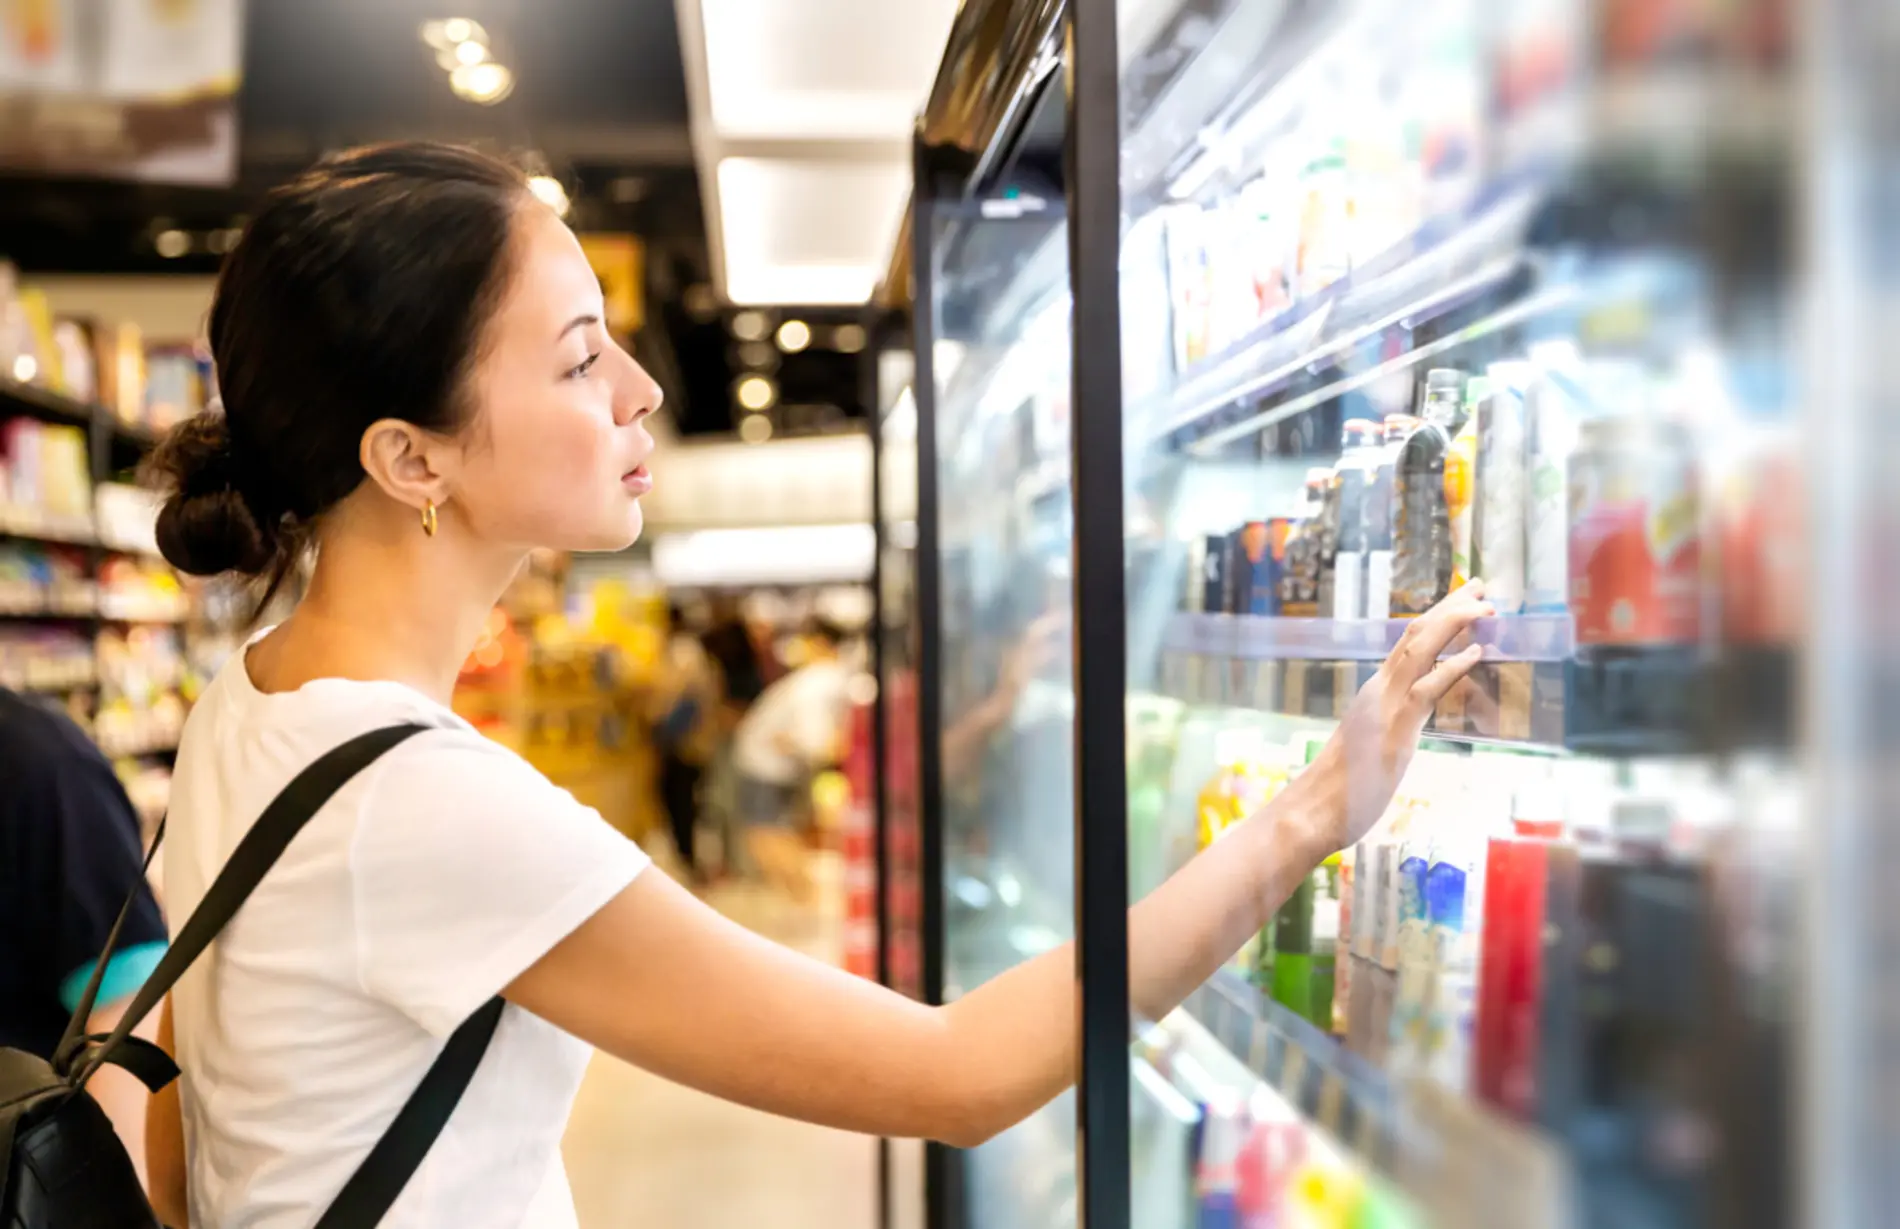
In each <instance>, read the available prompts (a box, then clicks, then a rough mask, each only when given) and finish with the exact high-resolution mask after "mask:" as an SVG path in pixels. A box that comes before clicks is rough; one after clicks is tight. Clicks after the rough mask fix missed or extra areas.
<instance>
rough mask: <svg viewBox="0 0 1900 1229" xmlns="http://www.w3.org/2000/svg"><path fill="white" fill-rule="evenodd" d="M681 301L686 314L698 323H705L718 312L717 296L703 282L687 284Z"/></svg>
mask: <svg viewBox="0 0 1900 1229" xmlns="http://www.w3.org/2000/svg"><path fill="white" fill-rule="evenodd" d="M683 301H684V302H685V305H686V314H687V315H689V316H691V317H692V318H693V320H694V321H695V322H696V323H698V324H706V323H708V322H709V321H711V320H712V318H713V317H714V316H717V315H718V314H719V296H718V295H717V294H715V293H713V288H712V287H711V286H708V285H707V284H706V283H704V282H694V283H693V284H692V285H690V286H688V287H687V288H686V294H685V296H684V299H683Z"/></svg>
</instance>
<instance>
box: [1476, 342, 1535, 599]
mask: <svg viewBox="0 0 1900 1229" xmlns="http://www.w3.org/2000/svg"><path fill="white" fill-rule="evenodd" d="M1485 376H1486V379H1487V380H1488V381H1489V382H1490V391H1489V393H1488V394H1487V395H1486V397H1485V399H1484V401H1483V402H1482V403H1480V404H1479V407H1478V471H1477V478H1478V494H1477V510H1478V511H1477V518H1476V520H1475V521H1474V523H1473V525H1472V531H1471V554H1472V566H1473V567H1474V568H1475V569H1476V571H1477V574H1478V575H1479V576H1482V577H1484V597H1485V600H1486V601H1488V602H1490V603H1491V605H1492V606H1493V607H1495V608H1496V610H1497V612H1498V613H1499V614H1501V615H1512V614H1516V613H1518V612H1519V611H1520V610H1522V609H1523V608H1524V513H1525V509H1526V507H1527V506H1528V504H1527V494H1528V492H1527V490H1526V487H1527V477H1526V474H1525V461H1526V455H1525V448H1526V437H1527V435H1528V428H1527V424H1526V407H1525V397H1526V395H1527V394H1528V392H1529V390H1530V387H1531V385H1532V383H1534V382H1535V380H1536V378H1537V369H1536V368H1535V367H1533V366H1532V365H1531V364H1529V363H1525V362H1505V363H1493V364H1491V366H1490V368H1489V369H1487V370H1486V372H1485Z"/></svg>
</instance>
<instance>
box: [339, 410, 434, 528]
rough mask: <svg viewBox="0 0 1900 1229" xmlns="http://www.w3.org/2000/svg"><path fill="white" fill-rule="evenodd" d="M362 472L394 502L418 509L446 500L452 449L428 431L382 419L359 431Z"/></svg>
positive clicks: (400, 422)
mask: <svg viewBox="0 0 1900 1229" xmlns="http://www.w3.org/2000/svg"><path fill="white" fill-rule="evenodd" d="M360 459H361V461H362V463H363V472H364V473H366V474H368V475H369V478H370V481H372V482H374V483H375V484H376V485H377V486H379V487H381V488H382V489H383V493H384V494H386V495H388V496H389V497H390V498H391V499H393V500H395V501H396V502H398V503H402V504H407V505H409V506H410V507H412V508H416V509H421V508H422V507H423V506H424V505H425V504H428V503H430V502H432V501H433V502H434V503H436V504H445V503H447V502H448V499H449V481H450V477H451V475H450V469H451V467H452V466H453V464H454V459H455V458H454V449H452V448H451V447H449V446H448V445H447V443H446V442H445V441H443V440H441V439H439V438H437V437H436V436H435V435H434V434H432V433H431V432H428V431H425V430H423V429H422V428H421V427H418V426H416V425H415V424H414V423H410V422H404V421H402V420H401V419H399V418H385V419H381V420H380V421H378V422H375V423H372V424H370V427H369V429H368V430H367V431H365V432H363V442H362V447H361V454H360Z"/></svg>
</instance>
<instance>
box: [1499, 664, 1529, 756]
mask: <svg viewBox="0 0 1900 1229" xmlns="http://www.w3.org/2000/svg"><path fill="white" fill-rule="evenodd" d="M1531 671H1532V668H1531V666H1530V665H1529V664H1528V663H1525V662H1510V663H1508V664H1505V665H1500V666H1499V667H1498V737H1499V738H1506V739H1510V740H1512V741H1514V742H1522V741H1525V740H1527V739H1529V738H1530V736H1531Z"/></svg>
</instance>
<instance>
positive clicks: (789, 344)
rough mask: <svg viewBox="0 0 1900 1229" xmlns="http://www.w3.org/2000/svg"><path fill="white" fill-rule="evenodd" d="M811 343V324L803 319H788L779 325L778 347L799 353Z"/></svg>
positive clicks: (792, 352)
mask: <svg viewBox="0 0 1900 1229" xmlns="http://www.w3.org/2000/svg"><path fill="white" fill-rule="evenodd" d="M810 344H811V326H810V325H809V324H806V323H805V322H804V321H803V320H787V321H786V322H785V323H784V324H781V325H779V326H778V348H779V349H781V350H783V351H785V353H787V354H797V353H798V352H799V351H800V350H803V349H804V348H805V347H806V346H809V345H810Z"/></svg>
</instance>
